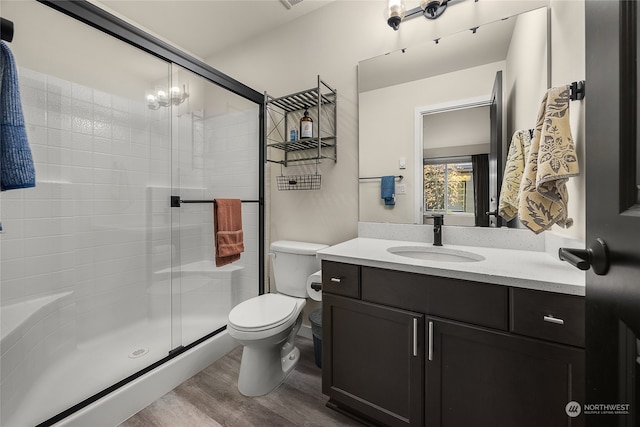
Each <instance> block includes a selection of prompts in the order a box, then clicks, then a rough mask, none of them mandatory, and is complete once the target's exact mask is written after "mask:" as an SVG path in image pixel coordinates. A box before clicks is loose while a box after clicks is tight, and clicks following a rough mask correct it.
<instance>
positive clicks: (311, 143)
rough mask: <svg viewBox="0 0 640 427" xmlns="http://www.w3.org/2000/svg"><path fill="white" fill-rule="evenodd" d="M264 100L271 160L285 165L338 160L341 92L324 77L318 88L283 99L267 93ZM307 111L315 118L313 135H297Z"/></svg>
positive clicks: (319, 81)
mask: <svg viewBox="0 0 640 427" xmlns="http://www.w3.org/2000/svg"><path fill="white" fill-rule="evenodd" d="M264 99H265V120H266V126H265V146H266V148H267V156H266V160H267V161H268V162H272V163H278V164H280V165H284V166H289V165H292V164H300V163H301V162H307V161H309V160H316V161H320V160H322V159H328V160H333V161H334V162H337V160H338V159H337V143H338V138H337V132H336V122H337V104H336V103H337V91H336V90H335V89H332V88H331V87H330V86H329V85H328V84H327V83H325V82H324V81H322V79H320V76H318V79H317V86H316V87H315V88H311V89H308V90H305V91H302V92H297V93H293V94H290V95H287V96H282V97H279V98H275V97H272V96H270V95H269V94H267V93H266V92H265V94H264ZM305 111H308V112H309V115H310V117H311V118H312V119H313V123H314V125H313V137H312V138H298V137H297V130H298V128H299V121H300V118H301V117H302V115H303V112H305ZM291 131H294V132H293V133H294V134H296V137H292V135H291ZM273 150H276V151H273Z"/></svg>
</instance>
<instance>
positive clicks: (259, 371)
mask: <svg viewBox="0 0 640 427" xmlns="http://www.w3.org/2000/svg"><path fill="white" fill-rule="evenodd" d="M326 247H327V245H322V244H318V243H308V242H296V241H277V242H274V243H272V244H271V247H270V250H271V252H270V255H271V257H272V263H273V272H274V278H275V285H276V290H277V293H267V294H263V295H259V296H257V297H254V298H251V299H248V300H246V301H244V302H242V303H240V304H238V305H237V306H235V307H234V308H233V309H232V310H231V312H230V313H229V319H228V322H227V331H228V332H229V335H230V336H231V337H233V338H234V339H235V340H236V341H237V342H238V343H239V344H241V345H243V346H244V348H243V350H242V360H241V362H240V375H239V377H238V390H239V391H240V393H242V394H243V395H245V396H262V395H264V394H267V393H269V392H270V391H272V390H273V389H275V388H276V387H278V386H279V385H280V384H282V383H283V382H284V380H285V379H286V378H287V376H288V375H289V374H290V373H291V372H292V371H293V369H294V368H295V366H296V365H297V363H298V361H299V359H300V350H298V348H297V347H296V346H295V337H296V335H297V333H298V331H299V330H300V326H301V325H302V309H303V308H304V306H305V305H306V297H307V278H308V277H309V276H310V275H312V274H313V273H314V272H316V271H317V270H318V269H319V267H320V261H319V260H318V259H317V258H316V252H317V251H318V250H320V249H323V248H326Z"/></svg>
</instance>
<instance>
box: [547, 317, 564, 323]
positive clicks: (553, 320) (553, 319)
mask: <svg viewBox="0 0 640 427" xmlns="http://www.w3.org/2000/svg"><path fill="white" fill-rule="evenodd" d="M542 319H543V320H544V321H545V322H549V323H555V324H556V325H564V320H562V319H558V318H557V317H553V316H544V317H543V318H542Z"/></svg>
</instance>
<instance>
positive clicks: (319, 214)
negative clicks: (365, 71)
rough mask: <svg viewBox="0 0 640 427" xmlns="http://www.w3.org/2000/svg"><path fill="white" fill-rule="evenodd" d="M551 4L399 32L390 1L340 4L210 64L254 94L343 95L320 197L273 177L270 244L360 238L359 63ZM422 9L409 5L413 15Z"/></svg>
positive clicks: (526, 4) (466, 12) (497, 4)
mask: <svg viewBox="0 0 640 427" xmlns="http://www.w3.org/2000/svg"><path fill="white" fill-rule="evenodd" d="M546 4H547V1H520V0H506V1H497V0H486V1H484V0H483V1H481V2H477V3H476V2H461V3H458V4H456V5H451V6H450V7H449V8H448V9H447V11H446V12H445V13H444V14H443V15H442V16H441V17H440V18H438V20H435V21H427V20H426V19H423V18H421V17H418V18H415V19H413V20H410V21H407V22H404V23H403V24H402V25H401V27H400V30H399V31H393V30H392V29H391V28H390V27H388V26H387V24H386V22H385V20H384V17H383V9H384V2H382V1H380V0H373V1H346V0H344V1H343V0H338V1H336V2H334V3H332V4H330V5H328V6H325V7H323V8H321V9H319V10H317V11H315V12H313V13H311V14H309V15H306V16H304V17H302V18H300V19H298V20H296V21H294V22H292V23H291V24H289V25H287V26H286V27H282V28H279V29H277V30H275V31H272V32H270V33H267V34H263V35H261V36H260V37H259V38H257V39H254V40H251V41H250V42H248V43H243V44H240V45H236V46H234V47H232V48H230V49H228V50H226V51H224V52H221V53H220V54H218V55H216V56H215V57H211V58H208V59H207V62H208V63H209V64H211V65H212V66H213V67H215V68H217V69H219V70H220V71H222V72H224V73H226V74H229V75H231V76H233V77H234V78H236V79H238V80H240V81H241V82H243V83H245V84H247V85H249V86H251V87H253V88H254V89H256V90H259V91H263V90H267V91H268V92H269V93H270V94H272V95H274V96H281V95H286V94H288V93H292V92H296V91H299V90H303V89H306V88H308V87H312V86H314V85H315V76H316V75H318V74H320V75H321V77H322V78H323V79H324V80H326V81H327V82H328V83H329V84H331V85H332V86H333V87H335V88H337V90H338V162H337V163H336V164H332V163H329V162H327V163H325V164H324V165H322V167H321V168H320V173H321V174H322V189H321V190H319V191H287V192H285V191H277V190H276V189H275V188H274V185H275V184H274V181H275V175H277V174H279V173H280V170H279V168H276V170H273V171H272V176H271V185H272V187H273V188H272V189H271V190H272V191H271V206H270V214H271V222H270V227H271V230H270V231H271V240H272V241H273V240H277V239H297V240H309V241H316V242H321V243H329V244H335V243H338V242H341V241H344V240H347V239H350V238H352V237H355V236H356V235H357V221H358V143H359V135H358V93H357V64H358V62H359V61H361V60H364V59H368V58H371V57H373V56H377V55H381V54H384V53H386V52H390V51H393V50H397V49H399V48H402V47H406V46H411V45H414V44H417V43H419V42H421V41H423V40H432V39H434V38H436V37H437V36H438V35H442V34H451V33H453V32H458V31H463V30H467V29H469V28H471V27H473V26H474V25H473V23H474V22H491V21H494V20H496V19H499V18H501V17H506V16H511V15H514V14H516V13H519V12H521V11H525V10H531V9H533V8H535V7H539V6H543V5H546ZM417 5H418V2H417V1H414V2H411V1H408V2H407V8H411V7H414V6H417Z"/></svg>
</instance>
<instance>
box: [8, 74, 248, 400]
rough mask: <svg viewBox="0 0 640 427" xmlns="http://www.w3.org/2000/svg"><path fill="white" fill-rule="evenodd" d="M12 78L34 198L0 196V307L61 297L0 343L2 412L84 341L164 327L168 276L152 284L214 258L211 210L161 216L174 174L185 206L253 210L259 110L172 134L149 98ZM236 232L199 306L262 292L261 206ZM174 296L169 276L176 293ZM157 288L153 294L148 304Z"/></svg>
mask: <svg viewBox="0 0 640 427" xmlns="http://www.w3.org/2000/svg"><path fill="white" fill-rule="evenodd" d="M19 78H20V89H21V97H22V105H23V109H24V114H25V120H26V123H27V133H28V137H29V142H30V146H31V149H32V152H33V156H34V161H35V163H36V175H37V186H36V187H35V188H32V189H24V190H14V191H8V192H3V193H2V195H1V196H0V214H1V216H0V219H1V220H2V224H3V228H4V233H3V234H2V235H1V237H0V260H1V264H0V279H1V282H0V283H1V287H0V303H1V304H2V306H3V307H4V306H9V305H11V306H13V307H19V306H20V305H21V304H22V305H25V306H26V305H27V303H26V302H27V301H32V302H33V301H34V300H37V299H38V298H41V297H55V296H56V295H58V294H59V295H62V296H63V297H60V298H43V299H42V301H47V300H54V301H55V306H52V307H46V309H45V310H42V311H41V312H40V314H39V315H38V316H32V317H31V319H30V322H25V323H24V325H25V326H28V327H23V328H22V329H20V330H19V335H20V337H19V338H16V339H11V340H7V341H4V340H3V345H2V348H1V354H2V372H1V375H2V378H1V380H2V391H3V411H4V410H5V409H8V408H9V407H10V406H11V405H9V404H12V402H14V401H15V399H20V396H21V394H24V393H26V392H27V391H28V388H29V386H30V385H32V384H34V383H35V381H36V380H37V378H38V377H39V375H40V374H42V372H43V370H46V369H47V367H48V366H50V365H53V364H55V361H56V359H59V358H63V357H64V356H65V355H66V354H68V353H69V352H72V351H75V350H76V348H77V346H78V345H79V344H81V343H82V342H83V341H85V340H92V339H94V338H95V337H99V336H100V335H101V334H109V333H110V332H112V331H114V330H115V329H119V328H125V327H127V326H128V325H130V324H132V323H135V322H140V321H146V320H149V319H151V318H152V317H153V316H152V315H153V314H158V313H160V316H159V317H163V316H164V320H169V316H170V313H171V304H172V302H171V295H172V290H171V288H170V286H171V282H170V278H171V274H168V275H166V274H165V275H163V274H156V273H157V272H158V271H159V270H162V269H169V268H170V267H171V263H172V260H173V262H174V264H177V263H179V264H181V265H184V264H188V263H192V262H196V261H199V260H212V259H213V244H212V233H213V231H212V230H213V226H212V213H211V212H212V205H210V204H209V205H183V207H181V208H179V209H178V208H170V206H169V203H168V201H169V196H170V195H171V185H172V173H173V175H174V177H173V183H174V185H175V184H176V183H178V184H179V185H180V187H182V188H183V189H181V190H180V191H179V193H181V194H177V195H180V196H181V197H182V198H183V199H188V198H197V199H203V198H205V199H209V198H214V197H230V198H231V197H233V198H236V197H237V198H243V199H257V198H258V160H257V159H258V114H257V107H256V109H255V111H239V112H237V113H233V114H223V115H220V116H219V117H208V118H200V119H198V118H197V117H191V114H189V115H186V116H185V117H184V118H183V117H178V118H174V120H173V132H172V127H171V117H170V116H169V114H170V113H169V110H168V109H166V108H161V109H159V110H155V111H154V110H150V109H148V108H147V106H146V103H145V102H144V100H130V99H126V98H124V97H121V96H117V95H112V94H108V93H104V92H101V91H98V90H94V89H92V88H89V87H86V86H82V85H79V84H76V83H72V82H69V81H65V80H62V79H59V78H57V77H52V76H47V75H45V74H42V73H39V72H36V71H32V70H28V69H24V68H21V69H19ZM234 96H235V95H234ZM178 131H179V132H181V135H178V134H176V132H178ZM172 137H173V139H174V141H173V148H172ZM172 154H173V156H176V154H179V158H178V159H176V158H174V159H173V161H174V165H173V170H172V163H171V162H172ZM176 175H178V176H179V179H178V181H176V179H175V178H176ZM172 224H173V237H174V239H173V240H172ZM243 227H244V233H245V248H246V249H245V253H244V254H243V257H242V260H241V261H239V262H238V263H235V264H236V265H234V268H233V270H234V272H233V274H231V273H229V272H224V274H222V275H221V276H220V277H219V278H214V279H212V281H211V288H212V289H214V291H213V292H209V293H206V294H205V296H206V297H210V298H212V299H215V301H213V302H212V305H211V308H212V309H217V308H222V309H223V310H224V309H225V308H226V309H227V310H228V309H230V307H231V306H232V305H234V304H236V303H238V302H240V301H242V300H244V299H246V298H249V297H251V296H253V295H256V294H257V283H258V271H257V260H258V244H257V235H258V205H257V204H245V205H243ZM172 255H173V257H172ZM174 271H177V270H174ZM177 277H178V278H179V277H180V276H179V275H178V276H177ZM230 277H232V280H233V284H232V286H231V284H230V283H228V282H229V280H230V279H229V278H230ZM181 281H182V282H183V283H180V282H181ZM225 281H226V282H227V283H226V285H225V283H223V282H225ZM181 285H184V279H183V280H176V276H175V275H174V283H173V286H174V289H173V292H174V295H175V292H176V289H178V290H179V289H180V287H181ZM182 287H183V288H184V289H183V290H184V291H188V288H189V287H188V286H182ZM152 289H153V290H156V291H157V290H158V289H160V290H162V291H161V292H160V293H159V294H155V295H154V296H153V297H150V295H151V294H153V292H150V290H152ZM68 292H71V294H68ZM158 295H159V296H158ZM178 299H179V298H178ZM183 300H185V301H188V300H192V301H193V300H198V298H195V299H194V298H191V299H189V298H184V299H183ZM174 304H175V302H174ZM203 308H204V309H206V306H205V307H203V306H202V305H200V306H199V307H191V308H190V307H189V306H188V305H186V306H182V312H183V313H184V312H185V311H186V312H188V311H189V310H190V309H194V310H200V311H202V310H203ZM7 311H8V310H7ZM186 314H188V313H186ZM224 316H226V313H224V314H222V317H224ZM219 317H220V316H219ZM25 320H26V319H25ZM6 323H8V322H3V334H2V335H3V337H5V336H6V335H8V334H9V333H10V331H8V330H4V329H5V328H4V326H5V324H6ZM165 323H166V326H167V327H166V328H165V329H164V330H161V331H160V333H163V334H166V339H165V341H166V342H167V346H168V347H169V342H170V338H169V336H170V333H171V331H170V330H169V329H168V323H167V322H165ZM15 336H16V334H14V336H13V337H14V338H15ZM119 379H120V378H117V379H115V380H114V382H115V381H117V380H119ZM9 390H10V391H11V392H10V393H7V391H9ZM4 403H7V405H9V406H8V407H7V408H4V406H5V405H4ZM63 409H64V408H63Z"/></svg>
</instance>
